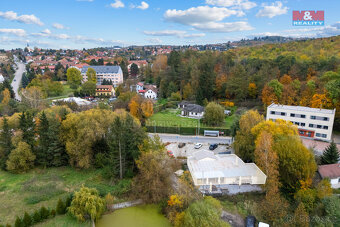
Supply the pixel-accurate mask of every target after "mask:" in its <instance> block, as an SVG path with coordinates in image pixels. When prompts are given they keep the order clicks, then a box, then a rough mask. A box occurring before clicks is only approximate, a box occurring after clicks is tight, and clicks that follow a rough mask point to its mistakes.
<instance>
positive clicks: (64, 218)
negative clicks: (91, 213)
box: [34, 215, 92, 227]
mask: <svg viewBox="0 0 340 227" xmlns="http://www.w3.org/2000/svg"><path fill="white" fill-rule="evenodd" d="M34 226H35V227H45V226H48V227H91V226H92V225H91V223H90V222H86V223H80V222H78V221H77V220H76V219H74V218H73V217H71V216H69V215H59V216H56V217H55V218H51V219H48V220H46V221H44V222H41V223H39V224H37V225H34Z"/></svg>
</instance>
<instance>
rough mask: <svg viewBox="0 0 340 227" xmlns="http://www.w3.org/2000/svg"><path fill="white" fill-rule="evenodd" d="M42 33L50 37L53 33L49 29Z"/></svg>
mask: <svg viewBox="0 0 340 227" xmlns="http://www.w3.org/2000/svg"><path fill="white" fill-rule="evenodd" d="M42 33H45V34H47V35H50V34H51V33H52V32H51V31H50V30H49V29H47V28H46V29H45V30H44V31H42Z"/></svg>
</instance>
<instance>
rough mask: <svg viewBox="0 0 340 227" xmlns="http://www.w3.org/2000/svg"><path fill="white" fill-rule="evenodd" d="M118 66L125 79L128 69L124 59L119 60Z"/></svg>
mask: <svg viewBox="0 0 340 227" xmlns="http://www.w3.org/2000/svg"><path fill="white" fill-rule="evenodd" d="M120 68H121V69H122V72H123V77H124V80H126V79H127V78H128V77H129V70H128V68H127V65H126V62H125V61H124V60H122V61H121V62H120Z"/></svg>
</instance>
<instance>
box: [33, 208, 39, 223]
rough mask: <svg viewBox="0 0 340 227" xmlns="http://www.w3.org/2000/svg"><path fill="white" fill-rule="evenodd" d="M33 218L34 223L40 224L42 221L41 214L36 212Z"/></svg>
mask: <svg viewBox="0 0 340 227" xmlns="http://www.w3.org/2000/svg"><path fill="white" fill-rule="evenodd" d="M32 218H33V223H39V222H40V221H41V215H40V212H39V211H38V210H36V211H35V212H34V214H33V215H32Z"/></svg>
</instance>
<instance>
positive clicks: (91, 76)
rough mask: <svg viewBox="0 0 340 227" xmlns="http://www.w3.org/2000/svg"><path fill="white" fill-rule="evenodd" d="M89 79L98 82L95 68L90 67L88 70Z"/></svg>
mask: <svg viewBox="0 0 340 227" xmlns="http://www.w3.org/2000/svg"><path fill="white" fill-rule="evenodd" d="M86 76H87V81H91V82H93V83H94V84H96V83H97V73H96V70H94V69H93V68H88V69H87V71H86Z"/></svg>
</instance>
